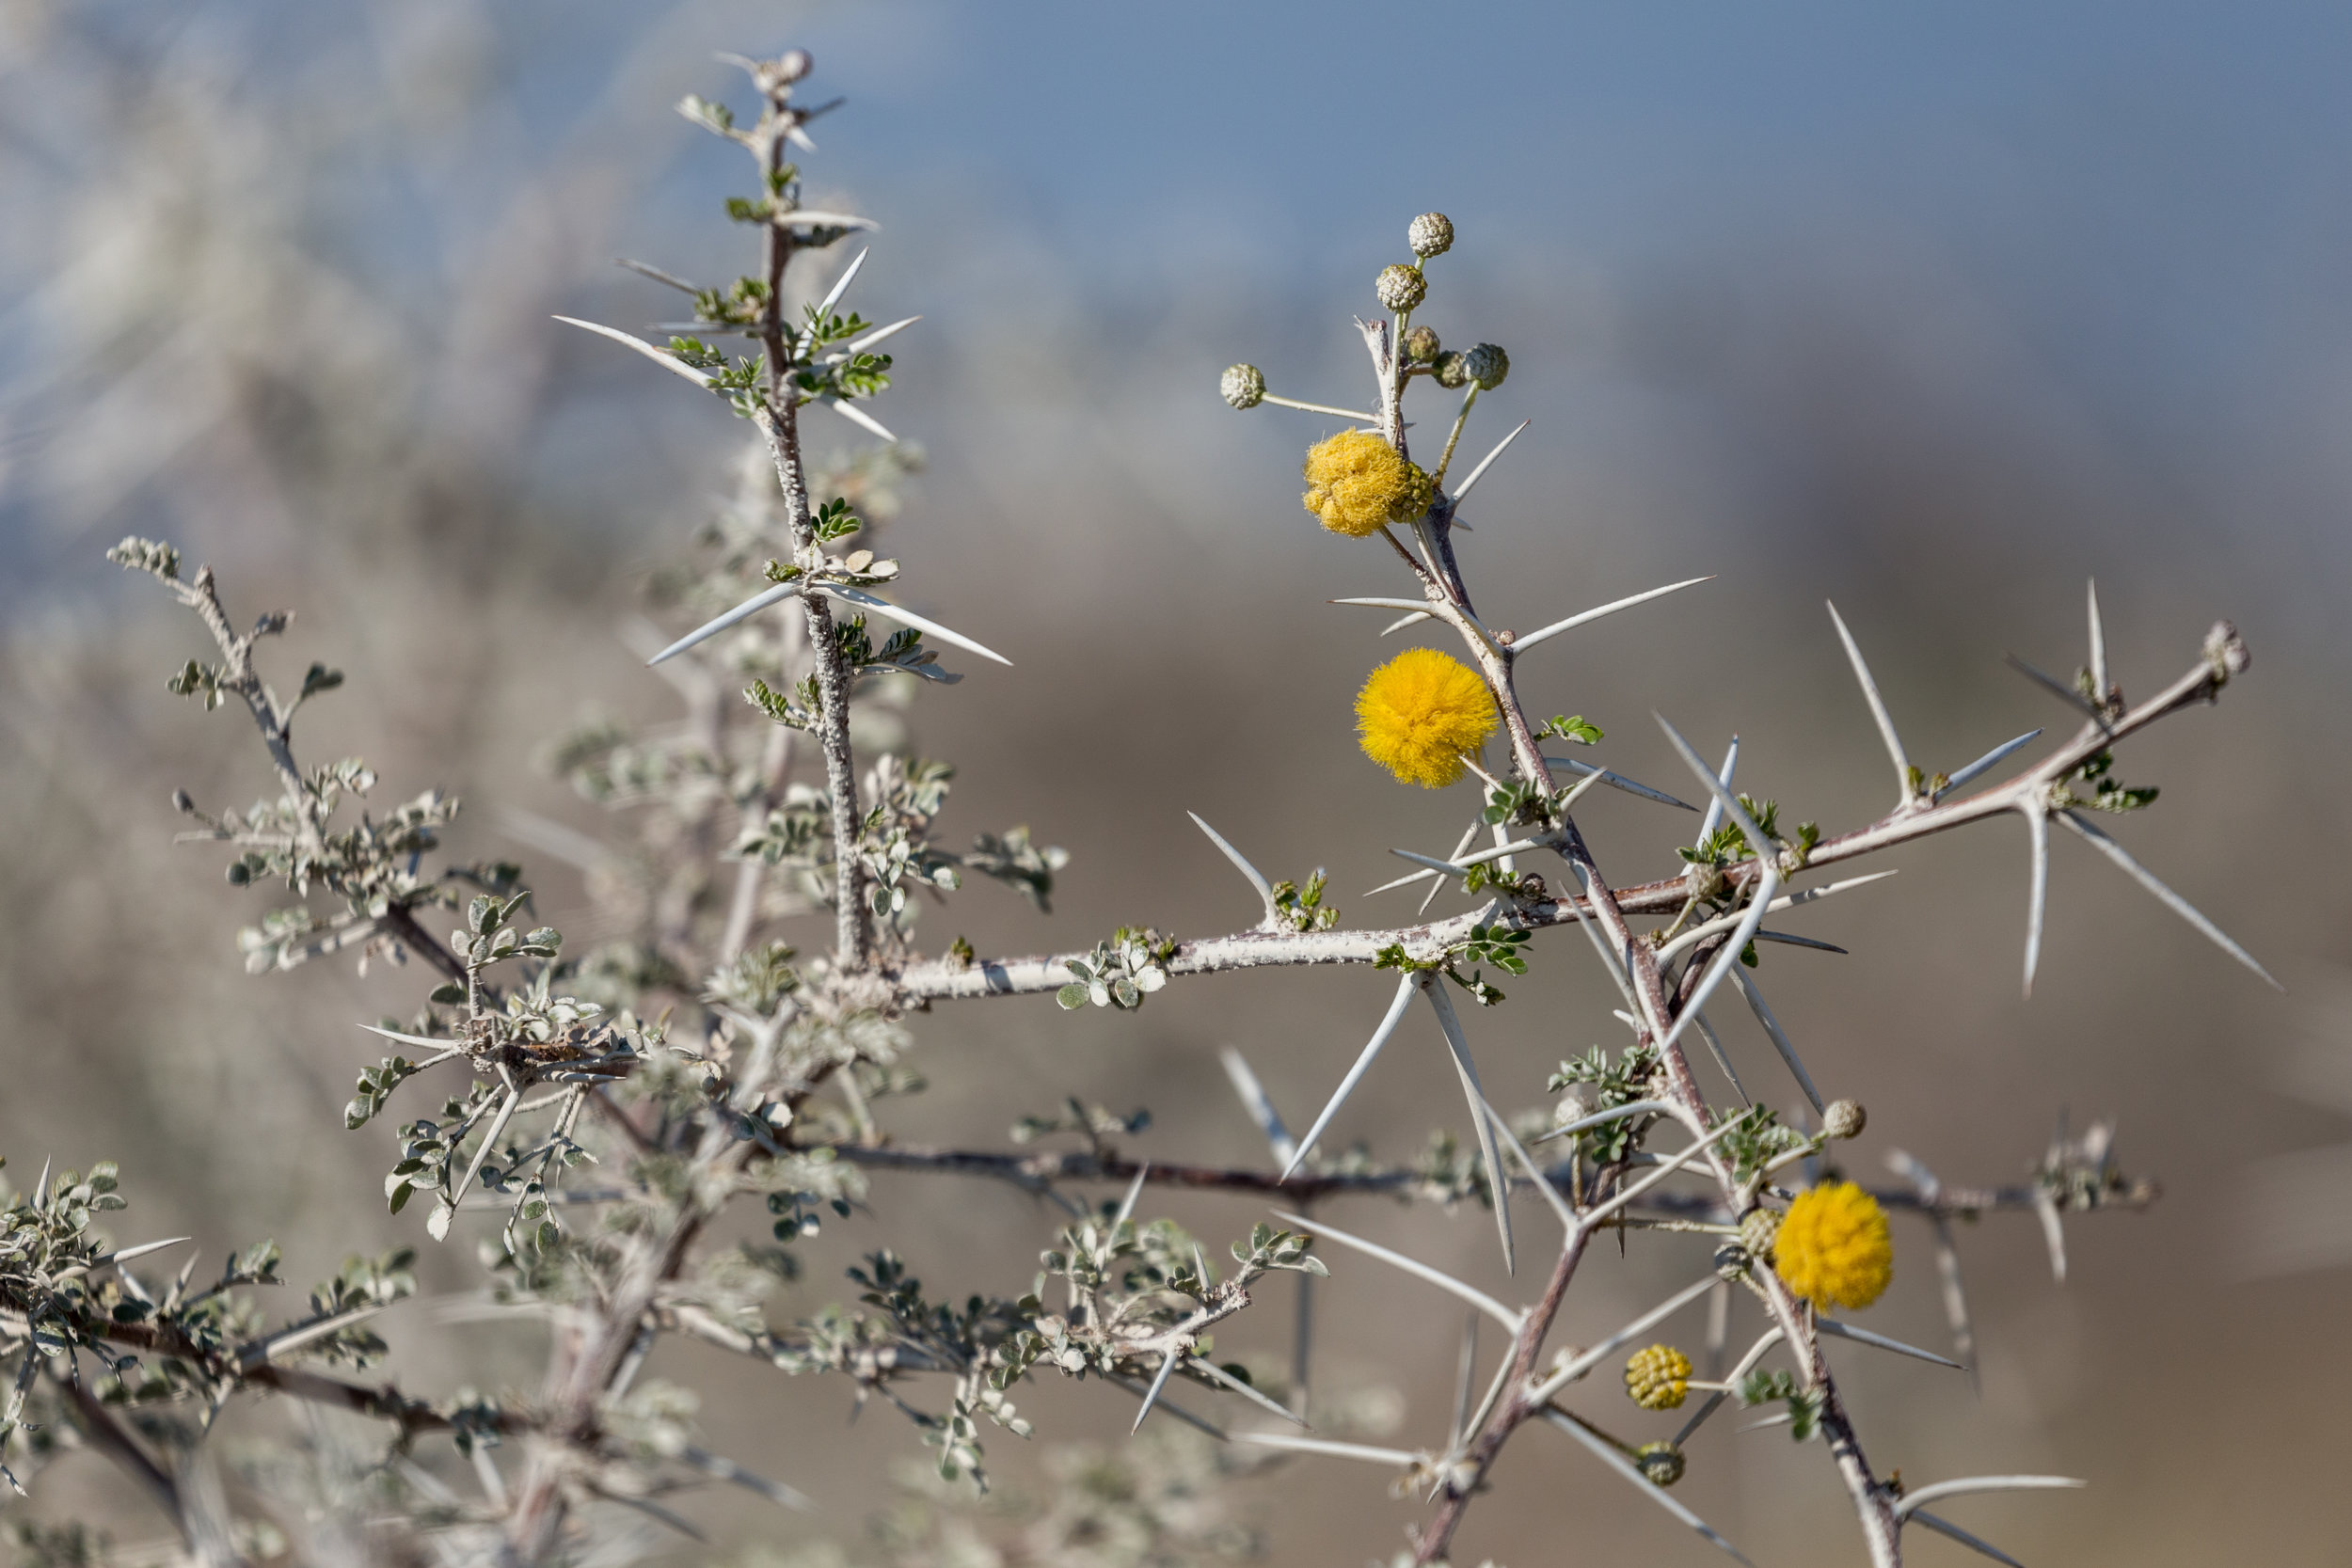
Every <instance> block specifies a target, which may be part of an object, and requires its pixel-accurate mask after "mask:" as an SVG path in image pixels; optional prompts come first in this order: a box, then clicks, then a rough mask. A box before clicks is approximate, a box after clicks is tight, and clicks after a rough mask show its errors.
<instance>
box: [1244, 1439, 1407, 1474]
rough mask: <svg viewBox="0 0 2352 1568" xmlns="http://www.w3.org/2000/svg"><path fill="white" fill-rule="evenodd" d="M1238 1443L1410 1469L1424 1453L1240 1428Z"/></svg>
mask: <svg viewBox="0 0 2352 1568" xmlns="http://www.w3.org/2000/svg"><path fill="white" fill-rule="evenodd" d="M1233 1441H1234V1442H1236V1443H1255V1444H1257V1445H1258V1446H1259V1447H1260V1448H1265V1449H1289V1450H1290V1451H1291V1452H1293V1453H1320V1454H1328V1455H1330V1456H1331V1457H1332V1458H1334V1459H1360V1460H1363V1461H1364V1462H1365V1463H1366V1464H1370V1465H1394V1466H1395V1467H1396V1468H1398V1469H1408V1468H1410V1467H1411V1466H1413V1465H1418V1464H1420V1463H1421V1461H1422V1456H1421V1455H1420V1454H1417V1453H1407V1452H1406V1451H1405V1450H1404V1449H1375V1448H1372V1447H1369V1446H1368V1445H1366V1444H1362V1443H1334V1442H1332V1441H1331V1440H1330V1439H1329V1438H1327V1437H1293V1436H1292V1435H1291V1434H1290V1433H1287V1432H1237V1433H1233Z"/></svg>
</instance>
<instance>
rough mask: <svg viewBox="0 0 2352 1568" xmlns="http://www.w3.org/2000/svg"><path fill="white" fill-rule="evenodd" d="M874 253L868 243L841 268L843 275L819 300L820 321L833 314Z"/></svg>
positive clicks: (835, 279) (818, 316) (818, 315)
mask: <svg viewBox="0 0 2352 1568" xmlns="http://www.w3.org/2000/svg"><path fill="white" fill-rule="evenodd" d="M872 254H874V251H873V247H872V246H870V245H868V246H867V247H866V249H864V250H861V251H859V252H858V253H857V255H856V256H855V257H854V258H853V259H852V260H851V261H850V264H849V265H848V266H846V267H843V268H842V269H841V276H840V277H836V278H834V280H833V287H832V288H830V289H828V290H826V291H825V297H824V298H823V299H820V300H818V302H817V319H818V321H822V320H824V319H825V318H826V317H827V316H829V315H831V314H833V308H834V306H836V305H838V304H840V303H841V296H842V295H843V294H846V293H849V292H850V284H851V283H853V282H855V281H856V280H857V275H858V272H859V271H860V269H862V268H863V267H864V266H865V265H866V258H867V257H868V256H871V255H872ZM803 337H805V334H803Z"/></svg>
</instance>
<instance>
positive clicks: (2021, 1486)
mask: <svg viewBox="0 0 2352 1568" xmlns="http://www.w3.org/2000/svg"><path fill="white" fill-rule="evenodd" d="M2089 1485H2090V1482H2089V1481H2078V1480H2076V1479H2075V1478H2074V1477H2073V1476H1967V1477H1964V1478H1963V1479H1962V1480H1959V1481H1937V1482H1935V1483H1934V1484H1933V1485H1931V1486H1922V1487H1920V1488H1919V1489H1918V1490H1917V1491H1916V1492H1907V1493H1905V1494H1904V1495H1903V1496H1902V1497H1901V1498H1900V1499H1899V1501H1898V1502H1897V1503H1896V1504H1895V1517H1897V1518H1898V1519H1899V1518H1902V1517H1903V1516H1904V1515H1906V1514H1909V1513H1915V1512H1917V1510H1918V1509H1919V1507H1920V1505H1921V1504H1923V1503H1931V1502H1933V1501H1935V1499H1936V1498H1938V1497H1965V1496H1967V1495H1968V1494H1970V1493H1972V1492H2058V1491H2069V1492H2071V1491H2074V1490H2075V1489H2076V1488H2079V1487H2084V1486H2089Z"/></svg>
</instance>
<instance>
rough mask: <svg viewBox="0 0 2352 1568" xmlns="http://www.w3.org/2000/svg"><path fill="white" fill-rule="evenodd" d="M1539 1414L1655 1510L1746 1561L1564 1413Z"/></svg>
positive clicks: (1550, 1411)
mask: <svg viewBox="0 0 2352 1568" xmlns="http://www.w3.org/2000/svg"><path fill="white" fill-rule="evenodd" d="M1542 1414H1543V1418H1544V1419H1545V1420H1547V1421H1549V1422H1550V1423H1551V1424H1552V1425H1553V1426H1556V1427H1558V1428H1559V1429H1560V1430H1561V1431H1562V1432H1565V1433H1567V1434H1568V1435H1569V1436H1571V1437H1573V1438H1575V1439H1576V1440H1577V1441H1578V1442H1580V1443H1581V1444H1583V1445H1584V1447H1585V1448H1586V1449H1590V1450H1591V1451H1592V1455H1593V1457H1594V1458H1596V1459H1597V1460H1599V1461H1600V1462H1601V1463H1602V1464H1603V1465H1608V1466H1609V1467H1610V1468H1611V1469H1613V1470H1614V1471H1616V1472H1617V1474H1619V1475H1621V1476H1623V1477H1625V1479H1626V1480H1628V1481H1631V1482H1632V1483H1633V1484H1634V1485H1636V1486H1638V1487H1640V1488H1641V1489H1642V1492H1643V1494H1644V1495H1645V1496H1646V1497H1648V1498H1649V1499H1650V1500H1651V1501H1652V1502H1654V1503H1656V1504H1657V1505H1658V1506H1659V1507H1661V1508H1662V1509H1664V1510H1665V1511H1666V1512H1667V1513H1671V1514H1673V1515H1674V1516H1675V1517H1676V1518H1677V1519H1679V1520H1681V1521H1682V1523H1683V1524H1685V1525H1687V1526H1689V1527H1690V1528H1692V1529H1694V1530H1696V1531H1698V1532H1699V1534H1700V1535H1702V1536H1704V1537H1706V1538H1707V1540H1708V1542H1709V1543H1711V1544H1714V1545H1716V1546H1720V1547H1721V1548H1723V1549H1724V1551H1726V1552H1729V1553H1730V1554H1731V1555H1732V1557H1733V1558H1735V1559H1736V1560H1739V1561H1741V1562H1746V1561H1747V1558H1746V1557H1745V1556H1744V1555H1742V1554H1741V1552H1740V1548H1739V1547H1737V1546H1735V1545H1733V1544H1731V1543H1730V1542H1728V1541H1726V1540H1724V1538H1723V1536H1722V1535H1721V1534H1719V1533H1717V1531H1716V1530H1715V1528H1714V1527H1713V1526H1711V1525H1709V1524H1708V1522H1707V1521H1706V1520H1704V1519H1702V1518H1700V1517H1699V1516H1698V1515H1697V1514H1695V1513H1692V1512H1691V1511H1690V1510H1689V1509H1687V1508H1685V1507H1683V1506H1682V1504H1681V1503H1679V1502H1677V1501H1676V1500H1675V1498H1673V1497H1670V1496H1669V1495H1668V1494H1667V1493H1666V1492H1665V1490H1664V1489H1663V1488H1661V1486H1659V1484H1658V1483H1657V1482H1656V1481H1651V1480H1650V1479H1649V1477H1647V1476H1645V1475H1644V1474H1642V1472H1641V1470H1640V1468H1639V1467H1638V1466H1636V1465H1634V1464H1633V1462H1632V1461H1631V1460H1629V1459H1628V1458H1626V1456H1625V1455H1623V1454H1621V1453H1619V1452H1618V1451H1617V1450H1616V1449H1613V1448H1612V1447H1610V1446H1609V1445H1608V1444H1607V1443H1605V1442H1603V1441H1602V1440H1601V1439H1599V1438H1597V1437H1596V1436H1594V1435H1593V1434H1592V1433H1589V1432H1587V1431H1585V1430H1584V1429H1583V1428H1582V1427H1581V1426H1579V1425H1578V1424H1577V1423H1576V1422H1575V1421H1574V1420H1573V1419H1571V1418H1569V1417H1568V1416H1567V1415H1566V1414H1565V1413H1564V1412H1561V1411H1558V1410H1550V1409H1547V1410H1545V1411H1544V1412H1543V1413H1542Z"/></svg>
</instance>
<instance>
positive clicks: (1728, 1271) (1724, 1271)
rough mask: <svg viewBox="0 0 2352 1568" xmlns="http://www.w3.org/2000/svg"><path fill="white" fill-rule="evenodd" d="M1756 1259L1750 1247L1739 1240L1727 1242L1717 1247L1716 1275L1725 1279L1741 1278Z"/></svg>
mask: <svg viewBox="0 0 2352 1568" xmlns="http://www.w3.org/2000/svg"><path fill="white" fill-rule="evenodd" d="M1753 1261H1754V1259H1751V1258H1750V1257H1749V1256H1748V1249H1747V1248H1746V1247H1743V1246H1741V1245H1740V1243H1737V1242H1725V1243H1724V1244H1723V1245H1721V1246H1719V1247H1717V1248H1716V1249H1715V1277H1716V1278H1718V1279H1723V1280H1734V1279H1738V1278H1740V1276H1741V1275H1745V1274H1746V1273H1747V1272H1748V1267H1749V1265H1750V1264H1751V1263H1752V1262H1753Z"/></svg>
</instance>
